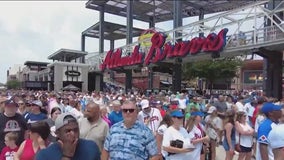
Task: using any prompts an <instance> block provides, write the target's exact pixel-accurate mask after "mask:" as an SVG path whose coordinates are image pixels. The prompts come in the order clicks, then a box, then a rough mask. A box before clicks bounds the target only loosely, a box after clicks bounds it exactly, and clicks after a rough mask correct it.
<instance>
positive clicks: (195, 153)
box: [189, 124, 204, 159]
mask: <svg viewBox="0 0 284 160" xmlns="http://www.w3.org/2000/svg"><path fill="white" fill-rule="evenodd" d="M199 125H200V126H201V128H202V129H203V130H204V126H203V125H202V124H199ZM189 136H190V139H199V138H202V137H203V135H202V132H201V131H200V129H199V128H197V126H196V125H194V126H193V128H192V130H191V131H190V132H189ZM194 146H195V149H194V150H193V151H192V156H193V157H194V158H193V159H200V153H201V150H202V146H203V143H202V142H200V143H198V144H195V145H194Z"/></svg>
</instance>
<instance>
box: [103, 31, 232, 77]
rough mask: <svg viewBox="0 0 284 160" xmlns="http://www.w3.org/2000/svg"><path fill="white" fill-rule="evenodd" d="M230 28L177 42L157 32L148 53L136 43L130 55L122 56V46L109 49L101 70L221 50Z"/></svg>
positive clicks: (147, 63)
mask: <svg viewBox="0 0 284 160" xmlns="http://www.w3.org/2000/svg"><path fill="white" fill-rule="evenodd" d="M227 32H228V29H227V28H225V29H222V30H221V31H220V32H219V33H218V34H215V33H211V34H209V35H208V36H207V37H195V38H193V39H191V40H189V41H180V42H177V43H175V44H171V43H170V42H167V43H165V41H166V38H167V36H166V35H165V34H164V33H161V32H157V33H155V34H154V35H153V36H152V38H151V42H152V45H151V47H150V49H149V51H148V53H147V54H145V53H141V52H140V51H139V49H140V44H139V45H136V46H135V48H134V50H133V52H132V53H131V54H130V55H129V56H124V57H122V56H121V55H122V50H121V48H118V49H116V51H114V50H110V51H108V53H107V55H106V58H105V60H104V62H103V63H102V64H101V70H102V71H104V70H105V69H113V68H118V67H123V66H130V65H138V64H144V65H149V64H150V63H157V62H160V61H163V60H164V59H165V58H175V57H185V56H187V55H189V54H190V55H196V54H198V53H199V52H208V53H210V52H211V53H212V52H221V51H222V50H223V48H224V46H225V45H226V34H227Z"/></svg>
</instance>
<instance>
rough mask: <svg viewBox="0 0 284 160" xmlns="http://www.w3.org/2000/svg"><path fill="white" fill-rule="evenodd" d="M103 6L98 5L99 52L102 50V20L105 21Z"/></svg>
mask: <svg viewBox="0 0 284 160" xmlns="http://www.w3.org/2000/svg"><path fill="white" fill-rule="evenodd" d="M104 12H105V7H104V6H100V28H99V37H100V38H99V53H103V52H104V40H105V38H104V22H105V16H104Z"/></svg>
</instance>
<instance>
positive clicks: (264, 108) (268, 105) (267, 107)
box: [261, 102, 282, 114]
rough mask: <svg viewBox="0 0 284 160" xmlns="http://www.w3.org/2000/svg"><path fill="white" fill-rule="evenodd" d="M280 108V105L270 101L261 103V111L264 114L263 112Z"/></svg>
mask: <svg viewBox="0 0 284 160" xmlns="http://www.w3.org/2000/svg"><path fill="white" fill-rule="evenodd" d="M281 108H282V107H281V106H279V105H275V104H273V103H271V102H267V103H264V104H263V106H262V108H261V112H262V113H264V114H265V113H268V112H272V111H280V110H281Z"/></svg>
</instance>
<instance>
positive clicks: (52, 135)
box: [44, 107, 61, 142]
mask: <svg viewBox="0 0 284 160" xmlns="http://www.w3.org/2000/svg"><path fill="white" fill-rule="evenodd" d="M60 114H61V109H60V108H59V107H53V108H52V109H51V111H50V118H48V119H46V120H44V121H46V122H47V124H48V125H49V128H50V135H49V136H48V141H49V142H56V134H55V120H56V118H57V117H58V115H60Z"/></svg>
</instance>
